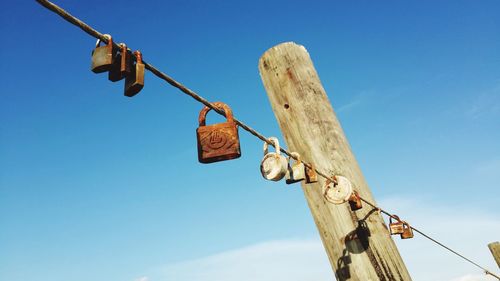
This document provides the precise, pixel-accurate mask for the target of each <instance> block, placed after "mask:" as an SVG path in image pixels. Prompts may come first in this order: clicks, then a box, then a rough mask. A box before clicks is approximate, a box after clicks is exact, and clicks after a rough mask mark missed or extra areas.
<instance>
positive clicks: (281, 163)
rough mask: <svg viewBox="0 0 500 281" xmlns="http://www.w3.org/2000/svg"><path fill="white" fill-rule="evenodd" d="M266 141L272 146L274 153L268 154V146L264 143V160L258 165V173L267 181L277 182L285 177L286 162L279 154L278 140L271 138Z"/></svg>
mask: <svg viewBox="0 0 500 281" xmlns="http://www.w3.org/2000/svg"><path fill="white" fill-rule="evenodd" d="M268 140H269V141H270V142H272V143H273V144H274V147H275V148H276V151H275V152H269V150H268V148H269V145H268V143H267V142H264V158H263V159H262V161H261V163H260V172H261V173H262V176H263V177H264V178H265V179H267V180H272V181H279V180H281V179H282V178H283V177H284V176H285V175H286V172H287V168H288V161H287V160H286V158H285V157H284V156H283V155H281V153H280V144H279V142H278V139H277V138H275V137H271V138H269V139H268Z"/></svg>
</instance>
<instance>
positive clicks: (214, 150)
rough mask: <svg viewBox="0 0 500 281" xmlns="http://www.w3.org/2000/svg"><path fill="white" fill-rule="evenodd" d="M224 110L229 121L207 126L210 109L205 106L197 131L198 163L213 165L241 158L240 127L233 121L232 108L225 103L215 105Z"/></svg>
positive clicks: (199, 118)
mask: <svg viewBox="0 0 500 281" xmlns="http://www.w3.org/2000/svg"><path fill="white" fill-rule="evenodd" d="M213 105H215V106H216V107H217V108H220V109H223V110H224V112H225V114H226V119H227V121H226V122H224V123H218V124H213V125H208V126H207V125H206V116H207V113H208V111H210V109H211V108H210V107H208V106H205V107H204V108H203V109H202V110H201V111H200V115H199V117H198V123H199V127H198V129H196V135H197V139H198V161H200V162H201V163H213V162H218V161H224V160H230V159H235V158H238V157H240V156H241V150H240V139H239V136H238V127H237V125H236V123H235V122H234V119H233V112H232V111H231V108H229V106H228V105H227V104H225V103H222V102H215V103H213Z"/></svg>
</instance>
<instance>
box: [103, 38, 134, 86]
mask: <svg viewBox="0 0 500 281" xmlns="http://www.w3.org/2000/svg"><path fill="white" fill-rule="evenodd" d="M119 45H120V51H119V52H117V53H116V55H115V59H114V60H113V64H112V65H111V68H110V69H109V72H108V80H109V81H111V82H117V81H120V80H122V79H123V78H125V77H126V76H128V75H130V73H131V72H132V70H131V68H132V58H131V56H132V55H131V53H130V51H129V50H128V48H127V45H125V44H124V43H120V44H119Z"/></svg>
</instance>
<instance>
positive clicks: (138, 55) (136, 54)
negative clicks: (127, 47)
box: [134, 50, 142, 64]
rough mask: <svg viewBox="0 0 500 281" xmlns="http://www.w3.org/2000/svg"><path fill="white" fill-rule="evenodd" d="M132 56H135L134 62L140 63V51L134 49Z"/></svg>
mask: <svg viewBox="0 0 500 281" xmlns="http://www.w3.org/2000/svg"><path fill="white" fill-rule="evenodd" d="M134 56H135V58H136V63H139V64H141V63H142V53H141V51H139V50H136V51H135V52H134Z"/></svg>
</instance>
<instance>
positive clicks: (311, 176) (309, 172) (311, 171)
mask: <svg viewBox="0 0 500 281" xmlns="http://www.w3.org/2000/svg"><path fill="white" fill-rule="evenodd" d="M310 165H311V168H309V167H307V166H306V167H305V170H306V183H315V182H318V175H317V174H316V168H315V167H314V164H312V163H311V164H310Z"/></svg>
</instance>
